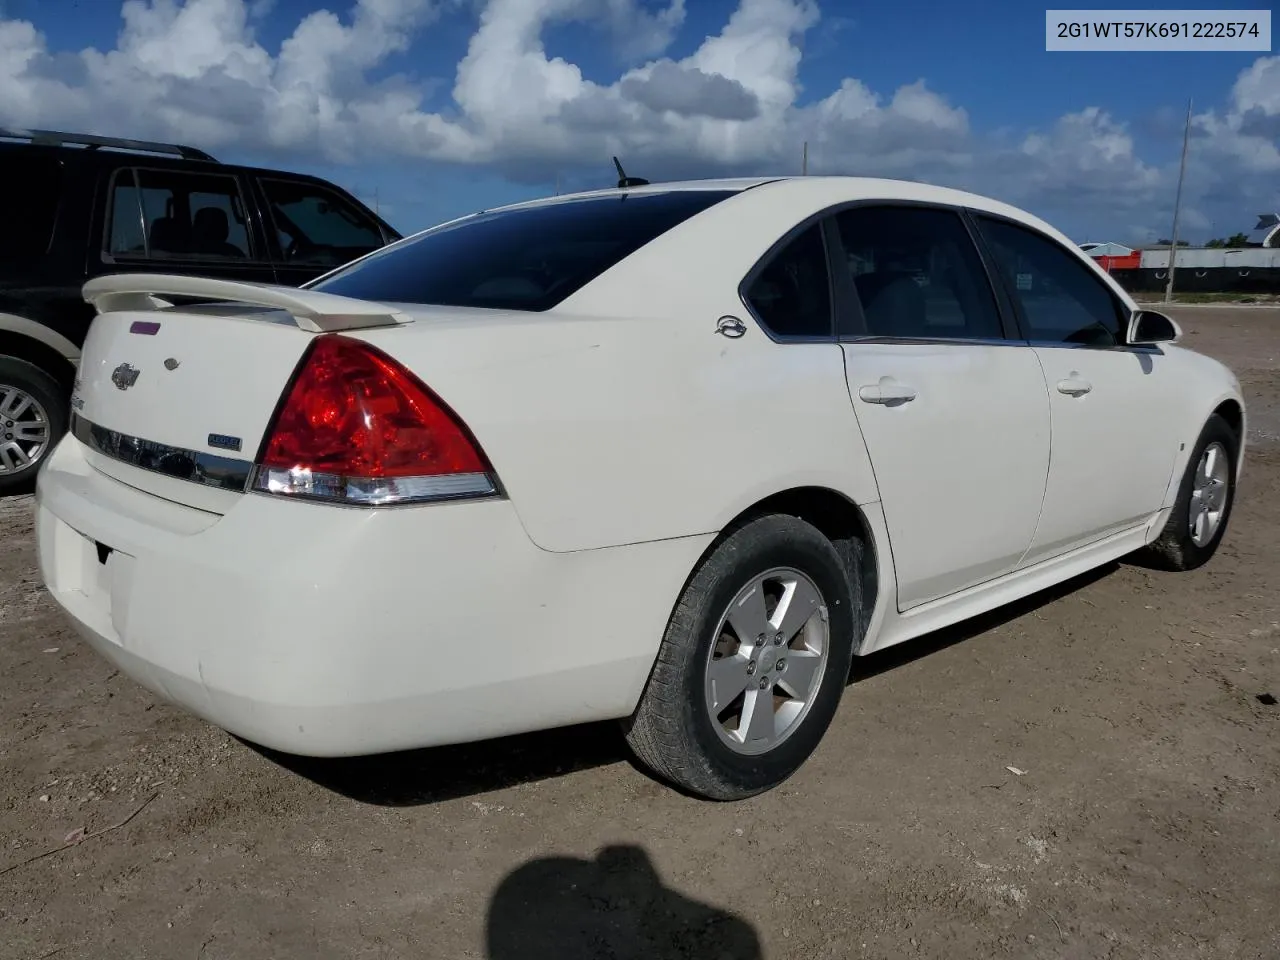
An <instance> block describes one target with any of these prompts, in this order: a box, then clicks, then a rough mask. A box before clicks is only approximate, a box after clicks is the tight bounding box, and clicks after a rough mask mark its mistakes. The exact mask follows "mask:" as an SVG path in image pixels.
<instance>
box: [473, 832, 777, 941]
mask: <svg viewBox="0 0 1280 960" xmlns="http://www.w3.org/2000/svg"><path fill="white" fill-rule="evenodd" d="M485 947H486V953H487V956H488V957H489V958H490V960H546V958H548V957H555V958H556V960H598V958H601V957H611V958H616V960H632V958H634V960H657V958H662V960H668V958H670V960H675V958H684V957H689V958H695V957H696V958H698V960H759V958H760V957H761V956H762V952H761V948H760V939H759V937H758V936H757V935H756V932H755V930H754V929H753V928H752V926H751V925H750V924H749V923H748V922H747V921H745V920H743V919H742V918H740V917H738V916H735V915H734V914H732V913H729V912H727V911H725V910H721V909H719V908H717V907H713V906H710V905H708V904H705V903H699V902H698V901H696V900H691V899H689V898H688V897H686V896H684V895H683V894H680V893H677V892H676V891H675V890H671V889H669V888H667V887H665V886H663V884H662V880H661V878H660V877H659V876H658V874H657V871H656V870H655V869H654V866H653V863H652V862H651V861H650V859H649V856H648V854H647V853H645V851H644V850H643V849H641V848H640V847H634V846H617V847H605V848H604V849H603V850H601V851H600V854H599V855H598V856H597V858H596V859H594V860H579V859H576V858H573V857H546V858H543V859H539V860H533V861H530V862H529V863H526V864H524V865H523V866H521V867H519V868H517V869H516V870H514V871H512V872H511V873H510V874H508V875H507V877H506V879H504V880H503V881H502V883H501V884H499V886H498V889H497V890H496V891H495V892H494V894H493V898H492V900H491V901H490V903H489V913H488V917H487V918H486V921H485Z"/></svg>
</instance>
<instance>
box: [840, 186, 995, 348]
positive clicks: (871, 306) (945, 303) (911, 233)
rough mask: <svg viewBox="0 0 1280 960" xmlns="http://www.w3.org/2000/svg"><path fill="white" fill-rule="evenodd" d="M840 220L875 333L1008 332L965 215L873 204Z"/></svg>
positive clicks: (965, 335) (987, 336) (982, 335)
mask: <svg viewBox="0 0 1280 960" xmlns="http://www.w3.org/2000/svg"><path fill="white" fill-rule="evenodd" d="M835 221H836V227H837V229H838V230H839V234H840V240H841V243H842V245H843V247H844V254H845V259H846V262H847V263H848V267H849V274H850V276H851V277H852V279H853V286H854V288H855V290H856V291H857V294H858V299H859V300H860V301H861V303H862V313H863V317H864V318H865V320H866V325H867V335H868V336H873V337H904V338H912V339H946V340H953V339H981V340H993V339H994V340H998V339H1003V338H1004V329H1003V327H1002V325H1001V323H1000V311H999V308H998V307H997V306H996V300H995V294H994V293H993V292H992V290H991V284H990V283H989V282H988V280H987V274H986V270H985V269H984V268H983V265H982V259H981V257H980V256H979V255H978V251H977V249H976V248H975V247H974V245H973V241H972V239H970V237H969V231H968V230H967V229H966V227H965V225H964V221H963V220H961V219H960V215H959V214H958V213H956V212H955V211H952V210H938V209H931V208H929V207H908V206H866V207H853V208H851V209H848V210H844V211H842V212H840V213H838V214H836V216H835Z"/></svg>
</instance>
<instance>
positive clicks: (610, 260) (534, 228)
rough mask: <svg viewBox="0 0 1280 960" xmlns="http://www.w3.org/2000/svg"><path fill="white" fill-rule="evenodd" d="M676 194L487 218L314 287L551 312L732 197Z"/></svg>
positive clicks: (428, 236)
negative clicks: (627, 259) (615, 267)
mask: <svg viewBox="0 0 1280 960" xmlns="http://www.w3.org/2000/svg"><path fill="white" fill-rule="evenodd" d="M732 195H733V191H726V190H673V191H671V192H669V193H647V194H644V193H642V194H626V193H622V192H619V193H618V194H616V195H610V196H605V197H592V198H590V199H583V200H564V201H561V202H559V203H550V204H546V205H542V206H536V207H528V208H525V209H516V210H508V211H494V212H492V213H481V214H477V215H476V216H474V217H468V218H467V219H466V220H463V221H460V222H458V223H453V224H447V225H444V226H441V227H437V228H436V229H434V230H430V231H428V232H426V233H424V234H422V235H421V236H419V237H415V238H412V239H410V240H406V241H404V242H403V243H401V244H400V245H399V246H397V247H395V248H394V249H387V250H383V251H379V252H378V253H375V254H373V255H372V256H370V257H368V258H367V259H365V260H362V261H360V262H359V263H355V264H352V265H351V266H349V267H347V268H345V269H343V270H340V271H338V272H337V273H335V274H333V275H332V276H330V277H328V278H327V279H325V280H323V281H321V282H319V283H316V284H314V285H312V287H311V289H314V290H322V291H324V292H325V293H334V294H339V295H341V296H346V297H357V298H359V299H362V300H381V301H384V302H390V303H422V304H439V305H441V306H451V307H497V308H501V309H508V310H549V309H551V308H552V307H554V306H555V305H556V304H558V303H559V302H560V301H562V300H564V299H565V298H566V297H568V296H569V295H570V294H572V293H574V292H575V291H577V290H579V289H581V288H582V287H584V286H585V285H586V284H588V283H590V282H591V281H592V280H594V279H595V278H596V277H598V276H599V275H600V274H602V273H604V272H605V271H606V270H608V269H609V268H610V267H612V266H613V265H614V264H616V263H618V262H619V261H620V260H622V259H623V258H624V257H626V256H628V255H630V254H632V253H634V252H635V251H636V250H638V249H640V248H641V247H642V246H644V245H645V244H646V243H648V242H649V241H650V240H653V239H654V238H656V237H658V236H661V235H662V234H663V233H666V232H667V231H668V230H670V229H671V228H672V227H674V226H676V225H677V224H679V223H681V222H682V221H684V220H687V219H689V218H690V217H692V216H693V215H694V214H697V213H700V212H701V211H703V210H706V209H707V208H708V207H710V206H712V205H713V204H715V203H718V202H719V201H721V200H723V199H725V198H726V197H730V196H732Z"/></svg>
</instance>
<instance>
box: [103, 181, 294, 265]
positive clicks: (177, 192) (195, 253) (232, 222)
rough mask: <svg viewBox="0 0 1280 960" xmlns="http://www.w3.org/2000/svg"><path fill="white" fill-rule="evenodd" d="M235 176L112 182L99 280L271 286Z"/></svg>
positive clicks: (264, 253)
mask: <svg viewBox="0 0 1280 960" xmlns="http://www.w3.org/2000/svg"><path fill="white" fill-rule="evenodd" d="M253 213H254V211H253V208H252V206H251V205H250V204H249V203H247V198H246V192H245V189H244V182H243V181H242V179H241V178H240V176H238V175H236V174H234V173H229V172H228V173H221V172H217V173H215V172H209V171H207V170H198V171H197V170H189V171H188V170H181V169H174V168H161V167H154V168H153V167H121V168H120V169H117V170H115V171H114V172H112V173H111V174H110V175H109V182H108V185H107V191H106V207H105V211H104V214H103V225H102V235H101V240H100V243H99V244H98V247H97V249H98V253H97V257H98V259H99V264H100V265H98V266H97V267H96V269H94V270H93V273H94V274H103V273H121V272H129V271H147V272H157V273H178V274H186V275H191V276H203V277H216V278H218V279H224V280H244V281H248V282H251V283H274V282H275V279H276V278H275V271H274V269H273V267H272V264H271V261H270V259H269V257H268V256H267V251H266V249H265V247H264V243H263V237H262V234H261V232H260V231H259V230H258V229H256V225H255V223H254V222H253Z"/></svg>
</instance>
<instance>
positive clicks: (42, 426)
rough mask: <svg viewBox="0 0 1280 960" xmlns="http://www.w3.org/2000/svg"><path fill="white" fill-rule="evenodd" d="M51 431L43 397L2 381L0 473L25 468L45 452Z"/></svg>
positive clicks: (14, 471) (13, 471)
mask: <svg viewBox="0 0 1280 960" xmlns="http://www.w3.org/2000/svg"><path fill="white" fill-rule="evenodd" d="M50 435H51V429H50V426H49V414H48V412H47V411H46V410H45V408H44V406H43V405H42V404H41V403H40V401H39V400H37V399H36V398H35V397H33V396H31V394H29V393H27V392H26V391H25V390H20V389H19V388H17V387H14V386H8V385H5V384H0V476H3V475H5V474H14V473H17V472H19V471H20V470H25V469H27V468H28V467H30V466H31V465H32V464H33V463H35V462H36V461H37V460H39V459H40V458H41V457H42V456H44V453H45V449H46V448H47V447H48V445H49V439H50Z"/></svg>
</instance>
